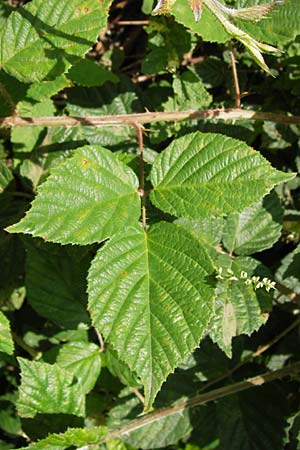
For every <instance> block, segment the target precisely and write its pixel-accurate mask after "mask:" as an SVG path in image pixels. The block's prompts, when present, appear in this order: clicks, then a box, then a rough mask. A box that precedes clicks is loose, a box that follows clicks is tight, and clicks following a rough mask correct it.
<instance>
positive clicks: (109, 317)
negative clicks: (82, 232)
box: [88, 222, 214, 409]
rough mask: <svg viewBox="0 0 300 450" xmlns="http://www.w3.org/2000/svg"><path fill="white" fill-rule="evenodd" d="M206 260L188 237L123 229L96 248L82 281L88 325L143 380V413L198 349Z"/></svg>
mask: <svg viewBox="0 0 300 450" xmlns="http://www.w3.org/2000/svg"><path fill="white" fill-rule="evenodd" d="M213 272H214V265H213V262H212V257H211V255H210V254H209V253H208V251H207V249H206V247H205V246H204V245H203V244H201V243H199V242H198V241H197V240H196V239H195V238H194V237H193V236H192V235H191V234H190V233H188V232H187V231H185V230H184V229H182V228H180V227H177V226H176V225H174V224H168V223H163V222H161V223H159V224H157V225H154V226H153V227H151V228H150V230H149V232H148V233H145V232H144V231H143V230H142V229H141V228H133V227H132V228H127V229H126V231H124V232H123V233H122V234H119V235H117V236H114V237H113V239H112V240H111V241H110V242H109V243H108V244H106V245H105V246H104V247H103V248H102V249H100V250H99V251H98V253H97V255H96V257H95V259H94V260H93V262H92V265H91V268H90V272H89V276H88V293H89V309H90V311H91V317H92V321H93V324H94V326H95V327H96V328H97V329H99V331H100V332H101V333H103V335H104V337H105V338H106V339H107V340H108V342H109V343H111V345H112V346H113V347H114V348H115V350H116V351H117V352H118V354H119V357H120V358H121V359H123V360H124V361H125V362H126V363H127V364H128V366H129V368H130V369H131V370H132V371H134V372H135V373H136V374H137V375H138V376H139V378H140V379H141V381H142V384H143V385H144V388H145V408H146V409H147V408H149V407H151V405H152V403H153V401H154V398H155V396H156V394H157V392H158V390H159V389H160V387H161V385H162V383H163V382H164V381H165V379H166V378H167V376H168V375H169V374H170V373H171V372H172V371H173V370H174V369H175V367H176V366H177V365H178V364H179V363H180V362H182V361H183V360H184V358H185V357H186V356H187V355H188V354H189V353H191V352H192V351H193V349H194V348H195V347H196V346H197V345H198V344H199V341H200V338H201V337H202V336H203V334H204V333H205V332H206V330H207V325H208V323H209V320H210V318H211V315H212V309H213V305H212V300H213V296H214V289H213V285H212V281H211V279H210V275H211V274H212V273H213Z"/></svg>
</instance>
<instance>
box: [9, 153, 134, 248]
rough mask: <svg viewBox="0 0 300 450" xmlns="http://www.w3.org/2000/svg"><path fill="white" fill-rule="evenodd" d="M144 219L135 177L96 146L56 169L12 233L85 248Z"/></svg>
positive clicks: (14, 226)
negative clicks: (141, 214) (140, 217)
mask: <svg viewBox="0 0 300 450" xmlns="http://www.w3.org/2000/svg"><path fill="white" fill-rule="evenodd" d="M139 216H140V199H139V195H138V179H137V177H136V175H135V174H134V172H133V171H132V170H131V169H130V168H129V167H127V166H126V165H125V164H123V163H121V162H120V161H119V160H118V159H117V157H116V156H115V155H113V154H112V153H111V152H110V151H109V150H106V149H104V148H103V147H100V146H97V145H93V146H92V145H91V146H85V147H82V148H81V149H77V150H76V152H75V153H74V156H72V157H71V158H70V159H68V160H66V162H65V163H64V164H61V165H60V166H58V167H55V168H54V169H53V172H52V174H51V175H50V177H49V178H48V179H47V180H46V182H45V183H43V184H42V185H41V186H40V189H39V191H38V195H37V198H36V199H35V200H34V201H33V203H32V207H31V209H30V211H29V212H28V213H27V214H26V216H25V217H24V218H23V219H22V220H21V221H20V222H19V223H17V224H16V225H13V226H11V227H9V229H8V231H10V232H12V233H27V234H32V235H33V236H38V237H42V238H43V239H44V240H48V241H52V242H57V243H60V244H69V243H70V244H81V245H85V244H90V243H93V242H101V241H103V240H105V239H107V238H109V237H110V236H112V235H113V234H115V233H116V232H118V231H119V230H121V229H123V228H124V227H125V226H130V225H133V224H135V223H137V221H138V218H139Z"/></svg>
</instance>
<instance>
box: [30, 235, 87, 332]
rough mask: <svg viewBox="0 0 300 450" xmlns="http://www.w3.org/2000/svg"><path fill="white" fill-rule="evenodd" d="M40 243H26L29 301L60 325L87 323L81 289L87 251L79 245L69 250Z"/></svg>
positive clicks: (42, 314)
mask: <svg viewBox="0 0 300 450" xmlns="http://www.w3.org/2000/svg"><path fill="white" fill-rule="evenodd" d="M41 244H42V243H41V242H38V243H36V245H34V244H30V243H28V244H27V245H26V249H27V257H26V275H25V285H26V290H27V297H28V301H29V303H30V305H31V306H32V307H33V309H34V310H35V311H37V312H38V314H40V315H41V316H42V317H45V318H47V319H49V320H52V321H53V322H54V323H56V324H57V325H59V326H60V327H63V328H74V329H75V328H77V327H78V325H79V324H80V323H86V324H89V317H88V314H87V311H86V292H85V291H86V281H85V278H86V272H87V269H88V266H89V263H90V257H89V255H85V253H84V252H82V251H81V252H80V249H78V251H77V252H75V251H74V252H71V251H70V249H69V248H66V247H64V248H61V247H58V246H54V245H53V246H51V245H49V244H48V245H41ZM75 250H76V249H75Z"/></svg>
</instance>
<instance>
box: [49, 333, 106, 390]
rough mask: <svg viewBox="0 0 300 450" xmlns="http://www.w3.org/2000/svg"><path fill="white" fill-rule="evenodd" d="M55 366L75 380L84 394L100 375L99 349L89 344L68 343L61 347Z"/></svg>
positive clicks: (91, 387)
mask: <svg viewBox="0 0 300 450" xmlns="http://www.w3.org/2000/svg"><path fill="white" fill-rule="evenodd" d="M56 362H57V364H58V365H59V366H61V367H63V368H64V369H66V370H67V371H68V372H70V373H72V374H73V375H74V377H76V378H77V380H78V381H79V383H80V385H81V391H82V392H83V393H84V394H87V393H88V392H90V391H91V390H92V389H93V387H94V385H95V383H96V381H97V379H98V376H99V374H100V369H101V356H100V352H99V347H98V346H97V345H95V344H92V343H89V342H82V341H78V342H69V343H68V344H65V345H63V346H62V347H61V349H60V351H59V354H58V357H57V360H56Z"/></svg>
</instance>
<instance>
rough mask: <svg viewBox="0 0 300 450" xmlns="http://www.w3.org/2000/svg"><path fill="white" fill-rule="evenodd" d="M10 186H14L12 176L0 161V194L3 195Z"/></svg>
mask: <svg viewBox="0 0 300 450" xmlns="http://www.w3.org/2000/svg"><path fill="white" fill-rule="evenodd" d="M10 184H12V185H13V186H14V185H15V183H14V177H13V174H12V172H11V170H9V168H8V167H7V165H6V164H5V163H4V162H2V161H0V194H3V191H4V190H5V189H7V188H8V187H9V185H10Z"/></svg>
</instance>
